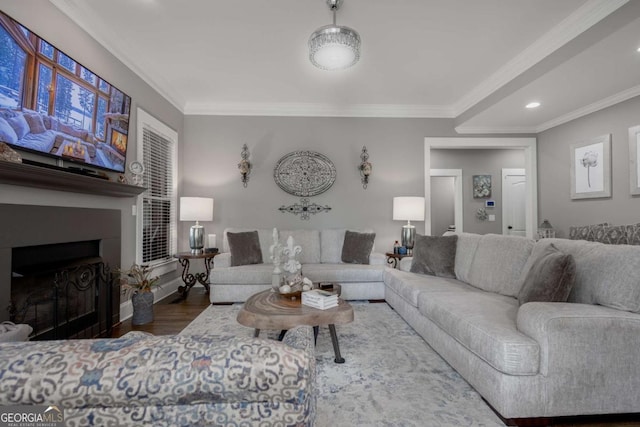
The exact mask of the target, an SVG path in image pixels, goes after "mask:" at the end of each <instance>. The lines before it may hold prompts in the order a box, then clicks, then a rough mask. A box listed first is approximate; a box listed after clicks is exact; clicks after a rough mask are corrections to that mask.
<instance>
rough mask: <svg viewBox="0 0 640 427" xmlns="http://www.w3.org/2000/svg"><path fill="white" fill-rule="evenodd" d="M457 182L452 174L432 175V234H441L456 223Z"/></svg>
mask: <svg viewBox="0 0 640 427" xmlns="http://www.w3.org/2000/svg"><path fill="white" fill-rule="evenodd" d="M455 183H456V179H455V177H452V176H432V177H431V234H432V235H434V236H441V235H442V234H443V233H444V232H445V231H447V229H448V228H449V226H450V225H453V224H455V220H456V218H455V192H456V188H455Z"/></svg>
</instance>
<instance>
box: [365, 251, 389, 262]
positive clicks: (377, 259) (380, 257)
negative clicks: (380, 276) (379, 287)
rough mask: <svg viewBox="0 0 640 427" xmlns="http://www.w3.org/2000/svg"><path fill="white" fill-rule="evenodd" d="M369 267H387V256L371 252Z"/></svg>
mask: <svg viewBox="0 0 640 427" xmlns="http://www.w3.org/2000/svg"><path fill="white" fill-rule="evenodd" d="M369 264H370V265H387V256H386V255H385V254H381V253H379V252H371V255H369Z"/></svg>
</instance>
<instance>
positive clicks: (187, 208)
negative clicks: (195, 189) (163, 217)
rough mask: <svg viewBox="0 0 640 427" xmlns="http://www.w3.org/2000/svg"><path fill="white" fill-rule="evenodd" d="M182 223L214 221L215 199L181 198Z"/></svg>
mask: <svg viewBox="0 0 640 427" xmlns="http://www.w3.org/2000/svg"><path fill="white" fill-rule="evenodd" d="M180 221H213V199H212V198H209V197H180Z"/></svg>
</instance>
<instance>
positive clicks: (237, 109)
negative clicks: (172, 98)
mask: <svg viewBox="0 0 640 427" xmlns="http://www.w3.org/2000/svg"><path fill="white" fill-rule="evenodd" d="M184 114H185V115H211V116H290V117H390V118H453V117H454V116H453V110H452V108H450V107H448V106H439V105H396V104H352V105H345V106H336V105H334V104H314V103H273V104H269V103H227V104H224V103H194V102H188V103H187V104H186V105H185V108H184Z"/></svg>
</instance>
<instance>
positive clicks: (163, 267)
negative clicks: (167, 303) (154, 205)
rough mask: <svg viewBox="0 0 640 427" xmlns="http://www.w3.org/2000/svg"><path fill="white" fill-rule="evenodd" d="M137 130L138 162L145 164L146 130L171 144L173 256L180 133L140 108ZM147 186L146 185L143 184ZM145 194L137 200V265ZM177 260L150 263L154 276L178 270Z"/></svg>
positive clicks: (176, 233)
mask: <svg viewBox="0 0 640 427" xmlns="http://www.w3.org/2000/svg"><path fill="white" fill-rule="evenodd" d="M136 123H137V130H136V135H137V139H136V145H137V160H138V161H139V162H141V163H143V164H144V142H143V141H144V140H143V137H144V136H143V134H144V130H145V129H150V130H152V131H153V132H155V133H157V134H158V135H160V136H162V137H163V138H165V139H167V140H168V141H170V142H171V145H172V147H171V150H170V152H171V153H172V154H171V155H172V159H171V169H172V182H171V187H172V195H171V208H170V211H171V220H170V222H171V224H170V230H171V232H170V237H169V239H170V252H172V255H173V254H175V253H177V249H178V216H177V211H178V133H177V132H176V131H175V130H173V129H171V128H170V127H169V126H167V125H166V124H164V123H162V122H161V121H160V120H158V119H156V118H155V117H153V116H152V115H151V114H149V113H147V112H146V111H144V110H143V109H141V108H140V107H138V108H137V119H136ZM143 185H146V183H143ZM145 193H146V191H144V192H143V193H141V194H140V195H138V197H137V200H136V215H137V218H136V263H137V264H142V256H143V244H144V242H143V220H144V211H143V210H144V199H145ZM177 263H178V262H177V260H176V259H174V258H170V259H166V260H156V261H155V262H153V261H152V262H150V263H148V264H149V265H150V266H153V267H154V268H155V270H154V274H157V275H162V274H166V273H169V272H171V271H175V270H176V268H177Z"/></svg>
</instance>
